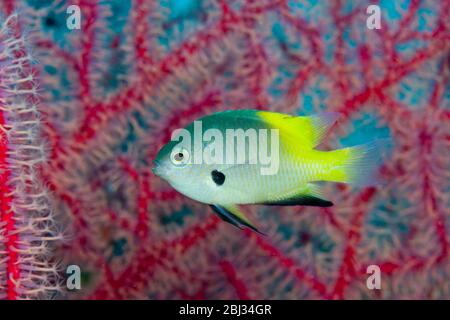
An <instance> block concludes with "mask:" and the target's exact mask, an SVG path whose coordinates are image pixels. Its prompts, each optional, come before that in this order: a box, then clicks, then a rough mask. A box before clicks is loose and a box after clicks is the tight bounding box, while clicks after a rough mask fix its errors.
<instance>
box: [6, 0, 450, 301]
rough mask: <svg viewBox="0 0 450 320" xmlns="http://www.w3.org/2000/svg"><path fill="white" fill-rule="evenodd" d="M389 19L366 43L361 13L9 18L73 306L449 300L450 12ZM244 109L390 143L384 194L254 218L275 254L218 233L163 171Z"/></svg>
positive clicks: (328, 9) (353, 6)
mask: <svg viewBox="0 0 450 320" xmlns="http://www.w3.org/2000/svg"><path fill="white" fill-rule="evenodd" d="M377 3H378V5H379V6H380V8H381V11H382V21H381V29H378V30H377V29H374V30H371V29H369V28H367V26H366V20H367V18H368V14H367V12H366V9H367V7H368V5H369V4H371V3H369V2H368V1H362V0H361V1H344V0H341V1H338V0H336V1H287V0H263V1H259V0H258V1H252V0H232V1H225V0H203V1H202V0H180V1H178V0H177V1H175V0H173V1H172V0H134V1H130V0H110V1H91V0H78V1H70V3H69V2H67V1H64V0H58V1H48V2H42V1H33V0H23V1H19V0H16V1H14V0H8V1H4V2H3V3H2V4H3V5H2V6H3V8H2V9H3V10H4V12H5V13H6V14H10V13H12V12H15V11H16V12H18V13H19V15H20V17H21V21H22V24H21V26H22V27H23V28H25V29H26V30H27V32H29V42H28V46H29V47H32V48H33V51H34V55H35V56H36V59H37V60H38V62H39V64H38V66H37V68H38V70H37V71H38V72H39V79H40V83H41V84H40V87H41V91H40V92H41V100H42V103H41V110H42V112H43V114H44V119H45V121H44V123H43V124H44V128H43V130H44V135H43V138H44V139H45V140H46V141H47V144H48V145H49V149H50V151H49V154H48V157H47V159H46V162H45V164H44V165H43V166H42V168H41V170H40V173H41V175H40V176H41V177H42V179H43V180H41V181H45V184H46V185H48V187H49V188H50V190H51V193H50V196H51V203H52V208H53V210H54V211H55V212H57V213H58V219H59V221H60V222H61V223H62V224H63V225H65V227H66V229H67V234H68V235H69V239H68V240H67V241H66V242H65V243H64V244H61V245H60V246H59V248H58V249H55V250H54V251H53V256H54V257H57V258H61V259H64V264H66V265H67V264H77V265H79V266H80V267H81V270H82V271H83V283H82V289H81V290H79V291H71V292H66V293H64V295H63V296H64V297H67V298H90V299H106V298H117V299H131V298H152V299H184V298H189V299H205V298H208V299H214V298H216V299H226V298H239V299H252V298H259V299H283V298H284V299H311V298H332V299H344V298H348V299H359V298H385V299H389V298H447V299H448V298H450V274H449V272H450V268H449V267H450V264H449V233H450V229H449V217H450V213H449V207H450V197H449V192H450V184H449V181H450V179H449V178H450V177H449V167H450V158H449V155H450V152H448V151H449V147H450V132H449V128H450V110H449V106H450V104H449V102H450V86H449V75H450V62H449V56H450V53H449V50H450V46H449V43H450V41H449V40H450V24H449V23H450V16H449V15H450V1H448V0H442V1H433V0H429V1H416V0H399V1H382V0H381V1H377ZM72 4H75V5H78V6H79V7H80V9H81V13H82V17H81V18H82V20H81V22H82V23H81V30H69V29H68V28H67V26H66V19H67V16H68V15H67V13H66V8H67V7H68V6H69V5H72ZM3 66H4V64H3V63H2V64H1V65H0V67H2V68H3ZM2 70H3V69H2ZM2 77H3V73H2ZM14 97H15V96H14ZM18 97H20V95H19V96H18ZM14 99H18V98H14ZM23 101H28V100H23ZM24 103H25V102H24ZM16 105H20V104H17V103H16ZM237 108H258V109H267V110H272V111H280V112H284V113H290V114H311V113H313V112H317V111H320V110H330V111H338V112H341V113H342V114H343V117H342V118H341V119H340V121H339V122H338V124H337V126H336V127H335V128H334V130H333V132H332V133H331V136H330V137H329V138H328V139H327V144H326V145H324V146H323V147H324V148H327V147H330V148H331V147H332V148H337V147H341V146H344V145H354V144H358V143H360V142H364V141H368V140H371V139H373V138H378V137H386V136H390V137H391V138H392V140H393V141H394V145H393V148H392V155H391V158H390V159H389V160H388V161H387V162H386V163H385V165H384V166H383V168H382V170H381V171H382V174H383V176H384V177H385V178H386V179H385V180H386V185H384V186H383V187H369V188H364V189H357V188H351V187H348V186H344V185H340V184H329V185H327V186H326V193H327V194H329V195H330V200H332V201H333V202H334V203H335V206H334V207H332V208H303V207H285V208H275V207H270V208H266V207H254V208H246V210H248V211H249V212H250V214H251V218H252V220H254V221H258V225H259V226H260V229H261V230H262V231H263V232H265V233H267V235H268V236H267V237H263V236H260V235H257V234H255V233H252V232H249V231H241V230H237V229H235V228H233V227H232V226H229V225H228V224H225V223H223V222H222V221H220V220H219V219H218V218H217V217H215V216H214V215H213V214H212V212H210V210H209V208H208V207H207V206H204V205H202V204H199V203H195V202H193V201H191V200H189V199H186V198H185V197H183V196H181V195H180V194H178V193H176V192H175V191H174V190H172V189H171V188H170V187H169V186H168V185H167V184H166V183H164V182H163V181H161V180H160V179H159V178H157V177H155V176H154V175H153V174H152V172H151V161H152V160H153V158H154V156H155V154H156V152H157V151H158V149H159V148H160V147H161V146H162V145H163V144H164V143H165V142H167V140H168V139H169V137H170V134H171V132H172V130H173V129H176V128H179V127H183V126H184V125H186V124H187V123H189V122H191V121H193V120H194V119H196V118H198V117H200V116H202V115H204V114H207V113H210V112H214V111H219V110H226V109H237ZM1 110H2V112H3V113H5V112H12V111H11V110H14V109H5V107H4V106H3V105H2V109H1ZM7 110H10V111H7ZM4 118H5V117H4ZM3 121H5V120H3ZM27 123H28V122H27ZM3 126H4V124H3V123H2V127H3ZM2 141H5V140H4V139H3V140H2ZM27 150H30V151H27V152H32V150H35V149H27ZM36 150H41V149H36ZM3 159H4V157H1V156H0V161H2V165H3V167H2V169H3V170H11V168H10V167H9V164H8V163H7V162H5V161H4V160H3ZM4 172H6V171H2V177H3V176H4V175H5V174H6V173H4ZM33 181H34V180H33ZM3 185H4V183H3V184H2V186H3ZM4 194H8V193H4ZM8 201H9V200H6V201H5V200H4V198H3V199H2V203H8ZM3 210H4V209H3ZM20 217H22V216H21V215H20ZM5 220H8V215H4V214H3V215H2V221H3V224H2V228H3V230H5V228H9V227H5V226H7V224H5V222H4V221H5ZM14 228H16V229H18V228H19V227H17V226H15V227H14ZM8 230H9V229H8ZM18 230H20V229H18ZM11 234H12V233H11V232H9V233H8V232H6V233H5V232H3V233H2V238H1V241H2V243H3V244H4V246H9V247H10V248H11V247H14V245H11V244H10V243H11V242H10V241H12V240H11ZM8 235H9V238H7V237H8ZM31 236H34V237H37V238H38V239H39V241H40V240H43V239H46V237H45V236H42V235H39V233H37V234H32V235H30V237H31ZM19 238H20V234H19ZM20 239H27V238H26V237H22V238H20ZM8 252H10V253H11V251H8ZM8 259H11V257H10V256H9V257H8V258H5V259H0V261H3V264H2V265H4V264H5V263H8V261H11V260H8ZM40 261H44V260H40ZM373 264H374V265H378V266H380V268H381V271H382V289H381V290H369V289H368V288H367V287H366V279H367V274H366V268H367V266H368V265H373ZM46 268H47V267H45V268H44V267H43V268H42V270H44V269H45V270H47V269H46ZM50 269H51V268H50ZM23 270H26V269H23ZM9 272H10V271H9ZM2 275H4V273H2ZM13 277H17V275H14V274H13ZM3 278H4V276H3ZM5 279H10V278H5ZM39 279H40V278H39ZM5 281H6V280H5ZM11 281H12V280H11ZM2 283H4V281H3V282H2ZM41 288H44V289H45V288H46V285H45V284H42V286H41ZM8 297H9V298H15V297H16V296H15V295H14V294H13V295H9V294H8Z"/></svg>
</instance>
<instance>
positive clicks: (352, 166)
mask: <svg viewBox="0 0 450 320" xmlns="http://www.w3.org/2000/svg"><path fill="white" fill-rule="evenodd" d="M389 145H390V140H389V139H380V140H375V141H373V142H370V143H366V144H362V145H358V146H354V147H349V148H344V149H339V150H335V151H330V152H329V156H330V158H329V159H330V161H331V163H332V166H331V168H330V171H329V173H328V174H327V179H326V180H328V181H335V182H344V183H350V184H353V185H357V186H369V185H376V184H379V183H380V182H381V179H380V177H379V174H378V173H379V172H378V171H379V167H380V165H381V163H382V160H383V154H384V150H386V148H388V147H389Z"/></svg>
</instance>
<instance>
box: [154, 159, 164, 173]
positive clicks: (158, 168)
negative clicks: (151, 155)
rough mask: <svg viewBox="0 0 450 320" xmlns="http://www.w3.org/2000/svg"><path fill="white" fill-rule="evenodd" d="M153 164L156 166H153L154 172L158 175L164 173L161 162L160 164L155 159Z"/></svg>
mask: <svg viewBox="0 0 450 320" xmlns="http://www.w3.org/2000/svg"><path fill="white" fill-rule="evenodd" d="M153 165H154V167H153V168H152V172H153V173H154V174H155V175H156V176H158V177H160V176H161V174H162V170H161V164H160V163H159V162H158V161H156V160H154V161H153Z"/></svg>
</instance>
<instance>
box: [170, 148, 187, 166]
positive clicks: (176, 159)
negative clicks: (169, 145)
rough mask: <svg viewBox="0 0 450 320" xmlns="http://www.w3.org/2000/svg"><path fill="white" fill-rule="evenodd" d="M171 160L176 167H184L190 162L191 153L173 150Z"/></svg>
mask: <svg viewBox="0 0 450 320" xmlns="http://www.w3.org/2000/svg"><path fill="white" fill-rule="evenodd" d="M170 160H171V161H172V163H173V164H174V165H176V166H184V165H186V164H187V163H188V161H189V152H188V151H187V150H186V149H184V148H181V149H177V150H173V152H172V154H171V156H170Z"/></svg>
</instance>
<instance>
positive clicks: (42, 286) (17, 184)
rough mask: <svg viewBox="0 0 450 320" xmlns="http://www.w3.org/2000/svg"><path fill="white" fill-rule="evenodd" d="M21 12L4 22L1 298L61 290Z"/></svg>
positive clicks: (0, 39) (0, 44)
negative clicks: (22, 30) (21, 29)
mask: <svg viewBox="0 0 450 320" xmlns="http://www.w3.org/2000/svg"><path fill="white" fill-rule="evenodd" d="M17 20H18V18H17V15H12V16H10V17H9V18H8V19H6V21H4V22H3V23H2V24H1V26H0V28H1V29H0V129H1V132H0V137H1V140H0V245H1V248H0V253H1V255H0V298H8V299H16V298H35V297H45V296H47V295H48V294H49V293H51V292H52V291H54V290H56V289H57V284H58V282H57V270H56V265H55V264H54V263H52V262H51V261H52V258H51V255H50V253H51V250H50V247H49V242H51V241H54V240H58V239H60V237H59V236H58V235H57V234H56V232H55V229H56V228H55V224H54V219H53V217H52V211H51V208H50V205H49V198H48V193H47V190H46V188H45V186H44V184H43V182H42V180H41V179H40V176H39V167H40V166H41V164H42V162H43V161H44V158H45V150H44V144H43V143H42V140H41V139H40V136H39V135H40V132H39V130H40V125H41V121H40V116H39V112H38V107H37V105H38V101H37V97H36V94H37V84H36V82H35V76H34V74H33V69H32V58H31V56H30V54H29V52H28V51H27V46H26V39H25V37H24V36H23V35H21V33H20V31H19V30H18V29H19V27H18V21H17Z"/></svg>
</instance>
